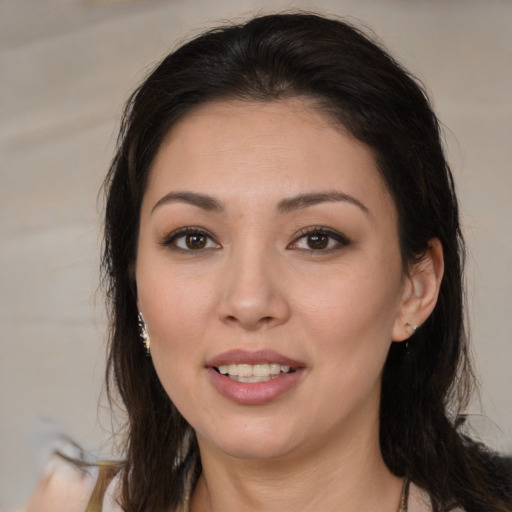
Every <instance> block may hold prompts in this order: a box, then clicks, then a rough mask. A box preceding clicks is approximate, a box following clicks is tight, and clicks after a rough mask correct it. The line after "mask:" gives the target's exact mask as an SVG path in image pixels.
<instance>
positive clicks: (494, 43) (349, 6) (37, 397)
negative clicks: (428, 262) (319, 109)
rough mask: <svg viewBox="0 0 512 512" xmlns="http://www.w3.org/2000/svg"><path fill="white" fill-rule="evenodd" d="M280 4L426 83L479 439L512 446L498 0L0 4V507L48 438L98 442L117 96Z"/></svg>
mask: <svg viewBox="0 0 512 512" xmlns="http://www.w3.org/2000/svg"><path fill="white" fill-rule="evenodd" d="M280 7H298V8H308V9H316V10H320V11H322V12H327V13H329V12H330V13H335V14H339V15H347V16H353V17H355V18H359V19H362V20H364V21H365V22H366V23H367V24H368V25H369V26H370V27H372V28H374V29H375V31H376V32H377V33H378V34H379V35H380V36H381V37H382V39H383V40H384V42H385V43H386V44H387V45H388V47H389V48H390V49H391V50H392V51H394V52H395V54H396V55H397V56H398V57H399V58H400V59H401V60H403V61H404V62H405V63H406V65H407V66H409V67H410V68H411V69H412V70H413V71H414V72H415V73H416V74H418V75H419V77H420V78H421V79H423V80H424V81H425V82H426V83H427V84H428V88H429V91H430V92H431V94H432V95H433V97H434V99H435V104H436V106H437V110H438V112H439V114H440V117H441V119H442V121H443V122H444V124H445V125H446V127H447V129H446V138H447V142H448V145H449V154H450V158H451V161H452V164H453V168H454V172H455V176H456V180H457V185H458V188H459V192H460V198H461V201H462V211H463V216H464V221H465V226H466V235H467V240H468V245H469V274H468V277H469V285H470V294H469V303H470V309H471V323H472V329H473V338H474V354H475V358H476V361H477V367H478V370H479V372H480V375H481V383H482V397H483V411H484V413H485V414H487V415H488V416H489V418H490V419H491V420H492V421H494V422H496V423H497V424H498V425H499V426H500V427H501V430H502V432H501V433H500V432H499V430H497V429H496V428H494V427H492V424H491V423H490V422H487V423H485V422H481V426H482V428H483V432H484V433H483V435H484V436H485V437H487V438H489V439H490V440H491V442H492V443H493V444H494V445H495V446H499V447H501V448H505V449H508V450H510V451H512V406H511V398H510V397H511V391H512V378H511V366H512V365H511V362H512V343H511V340H512V335H511V333H512V270H511V269H512V206H511V204H512V169H511V167H512V100H511V98H512V65H511V63H512V2H511V1H510V0H485V1H483V0H475V1H470V0H466V1H464V0H459V1H456V0H453V1H450V0H445V1H442V0H411V1H406V0H401V1H400V0H359V1H356V0H352V1H350V0H337V1H335V0H331V1H329V0H318V1H316V2H311V3H309V2H299V1H297V2H293V1H286V2H284V1H274V2H260V1H256V0H253V1H250V0H224V1H220V0H218V1H215V0H213V1H212V0H173V1H164V0H162V1H156V0H153V1H149V0H147V1H142V0H141V1H119V0H118V1H113V0H111V1H106V0H103V1H100V0H2V1H0V69H1V71H0V130H1V132H0V148H1V160H0V165H1V168H0V173H1V174H0V176H1V181H0V184H1V185H0V209H1V216H0V234H1V254H0V290H1V292H0V325H1V330H0V333H1V334H0V335H1V343H2V346H1V356H0V410H1V419H0V509H2V510H3V509H4V507H7V506H12V504H13V503H14V502H16V501H17V500H19V499H20V497H21V496H23V494H24V493H25V492H26V490H27V489H28V488H29V487H30V485H32V480H31V479H33V478H34V474H35V469H36V468H37V464H38V463H39V461H40V460H41V458H42V457H43V456H44V452H45V448H46V449H47V448H48V446H50V444H51V443H50V439H51V438H52V435H53V434H55V433H57V432H65V433H68V434H70V435H72V436H73V437H74V438H75V439H76V440H78V441H79V442H80V443H82V444H83V445H84V446H85V447H86V448H89V449H94V450H96V451H100V450H101V440H102V439H107V440H108V436H109V430H110V424H109V422H108V416H105V417H106V418H107V420H106V421H105V420H104V421H103V424H102V425H100V423H99V422H98V419H97V415H98V414H97V413H98V396H99V395H100V392H101V389H102V376H103V339H104V322H103V314H102V304H101V296H100V295H99V294H97V293H96V288H97V283H98V280H97V267H98V256H99V209H100V208H99V207H98V206H97V202H96V194H97V191H98V189H99V186H100V183H101V180H102V177H103V175H104V173H105V170H106V168H107V165H108V162H109V159H110V157H111V154H112V149H113V143H114V139H115V131H116V126H117V119H118V117H119V114H120V110H121V106H122V103H123V101H124V99H125V98H126V97H127V94H128V93H129V91H130V90H131V89H132V88H133V87H134V86H135V84H137V83H138V82H139V81H140V80H141V78H142V76H143V75H144V73H145V71H146V70H147V69H148V66H151V65H152V64H153V63H155V62H157V61H158V60H159V59H160V58H161V57H162V56H163V55H164V54H165V53H166V52H167V51H168V50H169V49H170V48H171V47H172V46H173V45H174V44H175V41H176V40H178V39H180V38H183V37H184V36H186V35H188V34H190V32H191V31H195V30H197V29H198V28H200V27H204V26H205V25H206V24H208V23H209V22H212V21H213V22H215V21H219V20H223V19H227V18H231V17H233V16H236V17H240V16H241V15H245V14H247V13H254V12H262V11H267V10H269V9H270V8H272V9H274V10H276V9H278V8H280ZM104 402H105V401H104V399H103V400H102V401H101V403H102V404H103V405H104ZM479 410H480V409H479V407H478V406H476V405H475V406H473V408H472V412H479ZM100 411H101V409H100ZM490 425H491V426H490Z"/></svg>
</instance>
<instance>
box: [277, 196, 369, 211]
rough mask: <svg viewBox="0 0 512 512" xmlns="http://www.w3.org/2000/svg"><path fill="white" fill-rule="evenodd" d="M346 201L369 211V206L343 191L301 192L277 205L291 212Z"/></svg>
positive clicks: (278, 208) (279, 209)
mask: <svg viewBox="0 0 512 512" xmlns="http://www.w3.org/2000/svg"><path fill="white" fill-rule="evenodd" d="M337 201H345V202H347V203H351V204H353V205H355V206H357V207H358V208H360V209H361V210H362V211H363V212H364V213H369V210H368V208H367V207H366V206H365V205H364V204H363V203H362V202H361V201H359V199H356V198H355V197H353V196H350V195H348V194H345V193H343V192H316V193H311V194H300V195H298V196H295V197H290V198H287V199H282V200H281V201H279V203H278V205H277V210H278V211H279V212H280V213H290V212H292V211H295V210H302V209H304V208H308V207H310V206H315V205H317V204H321V203H327V202H337Z"/></svg>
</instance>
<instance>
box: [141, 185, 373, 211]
mask: <svg viewBox="0 0 512 512" xmlns="http://www.w3.org/2000/svg"><path fill="white" fill-rule="evenodd" d="M338 201H344V202H347V203H351V204H353V205H355V206H357V207H358V208H360V209H361V210H362V211H363V212H365V213H369V210H368V208H367V207H366V206H365V205H364V204H363V203H362V202H361V201H359V199H356V198H355V197H353V196H351V195H349V194H345V193H343V192H337V191H335V192H314V193H307V194H299V195H297V196H293V197H289V198H285V199H282V200H281V201H279V203H278V204H277V211H278V212H279V213H281V214H285V213H290V212H293V211H296V210H302V209H304V208H309V207H310V206H315V205H317V204H321V203H327V202H338ZM170 203H187V204H191V205H192V206H197V207H198V208H202V209H203V210H206V211H214V212H222V211H223V210H224V206H223V205H222V203H221V202H220V201H218V200H217V199H215V198H214V197H212V196H209V195H206V194H199V193H197V192H169V193H168V194H166V195H165V196H163V197H162V198H161V199H159V201H158V202H157V203H156V204H155V206H153V209H152V210H151V213H153V212H154V211H155V210H156V209H157V208H159V207H160V206H163V205H165V204H170Z"/></svg>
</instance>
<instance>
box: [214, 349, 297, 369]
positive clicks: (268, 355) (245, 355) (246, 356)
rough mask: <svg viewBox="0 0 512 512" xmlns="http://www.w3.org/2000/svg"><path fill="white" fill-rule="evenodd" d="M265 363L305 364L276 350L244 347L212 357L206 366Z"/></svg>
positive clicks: (294, 366)
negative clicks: (245, 348) (254, 349)
mask: <svg viewBox="0 0 512 512" xmlns="http://www.w3.org/2000/svg"><path fill="white" fill-rule="evenodd" d="M232 363H237V364H263V363H275V364H280V365H286V366H290V367H292V368H301V367H304V366H305V364H304V363H302V362H300V361H297V360H295V359H291V358H290V357H286V356H284V355H282V354H279V353H278V352H275V351H274V350H256V351H254V352H251V351H248V350H242V349H236V350H228V351H227V352H223V353H222V354H219V355H217V356H215V357H213V358H212V359H210V360H209V361H208V362H207V363H206V366H207V367H210V368H213V367H219V366H222V365H227V364H232Z"/></svg>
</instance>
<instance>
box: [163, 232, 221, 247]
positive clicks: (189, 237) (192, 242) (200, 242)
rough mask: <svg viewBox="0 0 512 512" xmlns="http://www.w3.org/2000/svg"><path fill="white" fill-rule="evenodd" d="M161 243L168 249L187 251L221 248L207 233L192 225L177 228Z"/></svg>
mask: <svg viewBox="0 0 512 512" xmlns="http://www.w3.org/2000/svg"><path fill="white" fill-rule="evenodd" d="M162 245H163V246H165V247H168V248H169V249H174V250H179V251H188V252H191V251H201V250H203V249H205V250H208V249H220V248H221V246H220V245H219V244H218V243H217V242H216V241H215V240H214V239H213V237H212V236H211V235H210V234H209V233H207V232H205V231H203V230H202V229H199V228H194V227H190V228H188V227H186V228H182V229H178V230H177V231H175V232H174V233H171V234H170V235H169V236H168V237H166V238H165V239H164V240H163V241H162Z"/></svg>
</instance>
